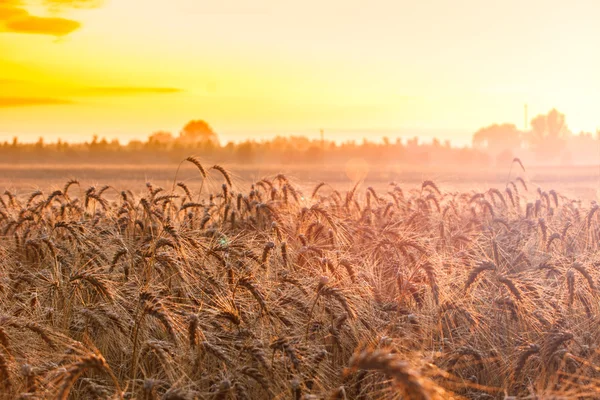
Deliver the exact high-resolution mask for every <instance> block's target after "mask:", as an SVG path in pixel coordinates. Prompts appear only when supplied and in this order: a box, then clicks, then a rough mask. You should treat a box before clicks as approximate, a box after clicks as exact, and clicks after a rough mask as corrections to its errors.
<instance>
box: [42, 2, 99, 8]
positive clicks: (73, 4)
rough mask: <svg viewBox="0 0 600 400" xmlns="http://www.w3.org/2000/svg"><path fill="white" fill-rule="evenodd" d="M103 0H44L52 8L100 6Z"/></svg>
mask: <svg viewBox="0 0 600 400" xmlns="http://www.w3.org/2000/svg"><path fill="white" fill-rule="evenodd" d="M103 2H104V1H103V0H44V4H45V5H46V7H48V8H49V9H51V10H60V9H65V8H98V7H100V6H101V5H102V3H103Z"/></svg>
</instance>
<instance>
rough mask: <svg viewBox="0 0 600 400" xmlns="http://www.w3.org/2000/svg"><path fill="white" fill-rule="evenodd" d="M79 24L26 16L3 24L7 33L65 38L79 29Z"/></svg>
mask: <svg viewBox="0 0 600 400" xmlns="http://www.w3.org/2000/svg"><path fill="white" fill-rule="evenodd" d="M80 26H81V24H80V23H79V22H77V21H73V20H70V19H66V18H45V17H35V16H32V15H27V16H26V17H19V18H12V19H9V20H8V21H5V22H4V28H5V29H6V30H7V31H8V32H14V33H33V34H41V35H53V36H65V35H68V34H69V33H71V32H73V31H75V30H77V29H79V27H80Z"/></svg>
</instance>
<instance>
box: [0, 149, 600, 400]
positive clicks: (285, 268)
mask: <svg viewBox="0 0 600 400" xmlns="http://www.w3.org/2000/svg"><path fill="white" fill-rule="evenodd" d="M350 167H352V166H350ZM350 167H349V166H343V167H340V168H338V169H337V170H336V169H333V168H331V169H328V170H327V171H328V172H323V171H314V169H311V168H309V167H306V169H302V168H301V167H298V168H297V169H296V170H294V171H291V173H290V174H288V173H287V172H286V171H284V172H286V173H283V174H282V173H279V172H281V171H275V170H274V169H273V170H269V169H268V168H266V167H265V168H264V169H262V170H260V171H256V170H251V168H250V167H247V168H246V169H244V167H235V166H233V167H229V166H228V167H227V168H224V167H222V166H220V165H213V164H212V163H206V162H202V161H201V160H198V159H195V158H189V159H188V160H186V161H184V162H183V163H182V164H181V165H180V166H177V165H174V166H168V167H167V166H164V165H161V166H155V167H146V168H144V169H143V170H141V169H139V168H138V169H136V168H134V167H131V168H129V167H127V166H125V167H123V166H121V167H120V168H117V167H106V166H105V167H103V168H96V167H91V166H87V167H83V166H79V167H78V168H73V167H72V166H62V167H61V166H54V167H52V168H48V167H45V166H39V167H37V168H38V169H37V170H36V169H35V168H36V167H32V166H28V168H27V167H20V166H16V167H15V166H12V167H11V166H3V167H1V168H0V170H2V172H3V175H2V176H3V181H2V184H3V185H4V187H5V188H7V190H6V192H4V194H3V195H2V196H1V197H0V199H1V200H2V201H1V202H0V232H1V234H2V240H1V241H0V256H1V258H0V305H1V307H0V386H1V393H2V394H0V398H6V399H13V398H22V399H42V398H58V399H68V398H69V399H95V398H97V399H106V398H111V399H134V398H135V399H144V400H150V399H171V400H175V399H190V400H191V399H380V398H381V399H383V398H386V399H387V398H398V399H449V398H456V399H459V398H470V399H503V398H531V399H533V398H535V399H550V398H552V399H558V398H598V397H600V353H599V351H598V345H599V344H600V320H599V319H598V315H599V313H600V305H599V302H598V300H599V293H598V279H600V272H599V271H598V269H599V267H600V257H599V256H598V245H599V240H600V213H598V212H597V210H598V206H597V205H596V204H595V202H594V201H593V200H595V198H596V188H597V184H596V179H597V169H593V170H592V169H582V170H568V171H566V170H565V169H562V170H559V169H556V170H541V169H538V170H535V169H533V170H528V171H527V172H526V171H525V170H524V168H522V167H521V166H519V165H518V163H517V162H515V163H514V164H513V166H512V168H511V172H510V176H509V175H508V169H507V170H502V171H483V172H479V174H478V173H476V172H471V173H469V175H466V174H467V173H465V172H461V171H444V172H442V171H438V172H432V171H419V172H411V173H408V172H405V170H402V169H400V168H390V169H389V170H382V171H377V172H376V173H375V172H374V171H373V170H370V171H367V173H366V174H365V173H364V172H365V171H358V172H356V171H355V170H354V169H352V168H350ZM110 168H113V169H112V170H111V169H110ZM406 171H408V169H407V170H406ZM11 174H12V175H11ZM292 174H293V175H292ZM357 174H358V175H360V174H362V176H360V178H365V180H364V181H363V180H358V181H356V179H354V180H353V178H357V176H356V175H357ZM436 177H437V178H439V179H435V178H436ZM108 178H112V181H110V180H109V179H108ZM321 181H322V182H323V183H321ZM391 181H393V182H395V183H390V182H391ZM40 182H43V183H40ZM356 182H359V183H356ZM106 185H108V186H106ZM511 396H514V397H511Z"/></svg>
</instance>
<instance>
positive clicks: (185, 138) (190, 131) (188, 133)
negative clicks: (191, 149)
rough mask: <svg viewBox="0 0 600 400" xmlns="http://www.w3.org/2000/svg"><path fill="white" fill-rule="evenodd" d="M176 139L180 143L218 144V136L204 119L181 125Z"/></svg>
mask: <svg viewBox="0 0 600 400" xmlns="http://www.w3.org/2000/svg"><path fill="white" fill-rule="evenodd" d="M177 141H178V142H180V143H182V144H197V143H211V144H214V145H218V144H219V137H218V136H217V134H216V133H215V131H213V129H212V128H211V127H210V125H208V123H206V121H203V120H194V121H190V122H188V123H187V124H186V125H185V126H184V127H183V129H182V130H181V132H180V133H179V138H177Z"/></svg>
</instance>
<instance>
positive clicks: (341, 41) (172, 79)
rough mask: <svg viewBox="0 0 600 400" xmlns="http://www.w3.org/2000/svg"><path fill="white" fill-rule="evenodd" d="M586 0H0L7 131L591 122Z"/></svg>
mask: <svg viewBox="0 0 600 400" xmlns="http://www.w3.org/2000/svg"><path fill="white" fill-rule="evenodd" d="M599 18H600V2H598V1H595V0H587V1H584V0H579V1H578V0H572V1H569V2H566V1H550V0H545V1H537V0H530V1H522V0H520V1H516V0H505V1H502V2H492V1H482V0H456V1H441V0H440V1H427V0H422V1H402V0H371V1H369V2H365V1H362V0H360V1H359V0H304V1H291V0H219V1H214V0H210V1H209V0H169V1H167V0H143V1H142V0H104V1H101V0H0V140H8V139H10V138H11V137H12V136H19V138H22V140H35V139H37V137H38V136H40V135H44V136H45V137H46V138H48V139H49V140H52V139H55V138H57V137H61V138H63V139H68V140H78V139H89V138H90V137H91V135H92V134H94V133H97V134H99V135H100V136H106V137H109V138H114V137H117V138H120V139H122V140H123V141H127V140H128V139H131V138H144V137H146V136H147V135H148V134H150V133H151V132H153V131H155V130H159V129H166V130H170V131H174V132H177V131H178V130H179V129H180V128H181V127H182V126H183V125H184V124H185V122H187V121H188V120H190V119H197V118H202V119H205V120H207V121H208V122H209V123H210V124H211V125H212V126H213V127H214V128H215V130H216V131H217V132H218V133H220V136H221V137H223V138H224V139H234V140H239V139H243V138H244V136H248V135H253V136H255V137H266V136H272V135H274V134H276V133H280V134H285V133H288V132H296V133H305V134H309V135H312V136H313V137H316V136H317V135H318V130H319V128H321V127H322V128H324V129H325V130H326V133H328V132H329V135H330V136H331V137H332V138H335V139H343V137H344V135H348V136H352V137H353V138H360V137H362V136H365V135H363V134H362V133H361V131H363V130H364V131H367V130H368V132H369V133H368V136H370V137H374V138H379V137H380V136H383V135H388V136H395V135H394V134H395V133H396V132H398V133H400V134H410V133H411V132H416V133H419V134H423V135H425V136H427V135H429V136H431V135H433V134H435V135H437V136H440V137H442V138H443V139H452V140H453V141H454V142H456V143H466V142H468V141H469V139H470V135H471V134H472V133H473V132H474V131H475V130H477V128H479V127H481V126H484V125H488V124H491V123H493V122H512V123H515V124H517V125H518V126H519V127H522V126H523V104H524V103H528V104H529V111H530V117H532V116H534V115H535V114H537V113H542V112H547V111H548V110H549V109H550V108H552V107H557V108H558V109H559V110H560V111H562V112H564V113H565V114H566V115H567V123H568V124H569V126H570V127H571V129H572V130H574V131H576V132H579V131H580V130H586V131H595V130H596V128H597V127H599V126H600V112H599V111H600V74H599V73H598V71H600V51H598V49H600V23H599V21H600V20H599Z"/></svg>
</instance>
